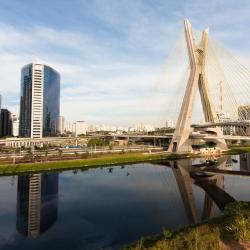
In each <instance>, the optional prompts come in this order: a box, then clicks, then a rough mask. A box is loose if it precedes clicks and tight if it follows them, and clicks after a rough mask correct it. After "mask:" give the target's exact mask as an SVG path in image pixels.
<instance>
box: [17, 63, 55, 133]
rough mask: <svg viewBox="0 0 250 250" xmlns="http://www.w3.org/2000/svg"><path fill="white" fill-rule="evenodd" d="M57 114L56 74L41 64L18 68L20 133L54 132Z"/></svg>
mask: <svg viewBox="0 0 250 250" xmlns="http://www.w3.org/2000/svg"><path fill="white" fill-rule="evenodd" d="M59 116H60V75H59V73H58V72H57V71H55V70H54V69H53V68H51V67H49V66H47V65H44V64H34V63H31V64H28V65H26V66H24V67H23V68H22V71H21V95H20V126H19V136H20V137H31V138H42V137H46V136H55V135H56V132H57V127H56V126H57V119H58V117H59Z"/></svg>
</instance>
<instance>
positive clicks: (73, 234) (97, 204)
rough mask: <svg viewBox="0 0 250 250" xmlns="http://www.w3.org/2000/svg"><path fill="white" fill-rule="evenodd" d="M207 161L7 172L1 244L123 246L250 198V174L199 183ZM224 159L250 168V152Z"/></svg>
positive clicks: (1, 188) (1, 198)
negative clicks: (196, 171) (195, 173)
mask: <svg viewBox="0 0 250 250" xmlns="http://www.w3.org/2000/svg"><path fill="white" fill-rule="evenodd" d="M201 162H203V160H202V159H196V160H192V161H191V160H182V161H176V162H175V163H174V162H166V163H164V164H152V163H143V164H142V163H140V164H131V165H125V166H113V167H103V168H95V169H89V170H85V171H81V170H70V171H64V172H60V173H42V174H34V175H19V176H8V177H0V249H18V250H21V249H25V250H28V249H36V250H39V249H48V250H49V249H60V250H64V249H65V250H66V249H67V250H68V249H87V250H91V249H120V248H121V246H123V245H124V244H129V243H131V242H133V241H135V240H137V239H139V238H140V237H142V236H148V235H153V234H157V233H160V232H161V231H162V229H163V228H169V229H177V228H180V227H182V226H184V225H187V224H190V223H194V222H199V221H202V220H203V219H207V218H211V217H214V216H218V215H219V214H220V213H221V210H222V209H223V201H225V200H228V197H229V200H230V199H231V198H232V199H235V200H245V201H250V178H249V177H244V176H232V175H216V176H214V178H213V179H212V180H210V182H209V183H210V184H211V183H212V184H213V185H215V186H216V188H217V189H218V192H217V191H216V192H212V193H211V190H210V193H209V188H208V189H206V186H205V187H204V185H199V184H197V182H195V181H194V180H193V179H192V178H191V177H190V174H189V171H190V166H191V165H194V164H200V163H201ZM216 167H218V168H223V169H225V168H226V169H232V170H242V171H250V155H248V154H244V155H241V156H233V157H224V158H221V159H220V160H218V162H217V166H216ZM208 186H209V185H208ZM206 190H208V191H206ZM214 193H215V195H214ZM216 194H219V195H218V197H217V196H216Z"/></svg>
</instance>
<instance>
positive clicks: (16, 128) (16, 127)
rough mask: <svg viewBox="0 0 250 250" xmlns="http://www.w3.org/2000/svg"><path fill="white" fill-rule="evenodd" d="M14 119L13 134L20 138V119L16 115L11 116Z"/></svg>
mask: <svg viewBox="0 0 250 250" xmlns="http://www.w3.org/2000/svg"><path fill="white" fill-rule="evenodd" d="M11 119H12V134H13V136H15V137H17V136H19V117H18V116H17V115H15V114H11Z"/></svg>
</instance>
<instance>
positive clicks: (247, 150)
mask: <svg viewBox="0 0 250 250" xmlns="http://www.w3.org/2000/svg"><path fill="white" fill-rule="evenodd" d="M244 153H250V147H249V146H245V147H242V146H234V147H231V148H229V150H228V151H226V152H225V154H227V155H237V154H244Z"/></svg>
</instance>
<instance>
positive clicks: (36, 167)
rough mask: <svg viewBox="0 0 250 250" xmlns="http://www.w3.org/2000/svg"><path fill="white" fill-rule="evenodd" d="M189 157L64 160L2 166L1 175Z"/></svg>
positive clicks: (114, 156)
mask: <svg viewBox="0 0 250 250" xmlns="http://www.w3.org/2000/svg"><path fill="white" fill-rule="evenodd" d="M185 157H187V155H179V154H168V153H164V154H143V153H124V154H109V155H100V156H96V157H94V158H87V159H80V160H64V161H63V160H62V161H56V162H43V163H24V164H9V165H0V175H13V174H17V173H29V172H41V171H54V170H67V169H77V168H79V169H88V168H93V167H98V166H109V165H118V164H129V163H138V162H148V161H161V160H174V159H181V158H185Z"/></svg>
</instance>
